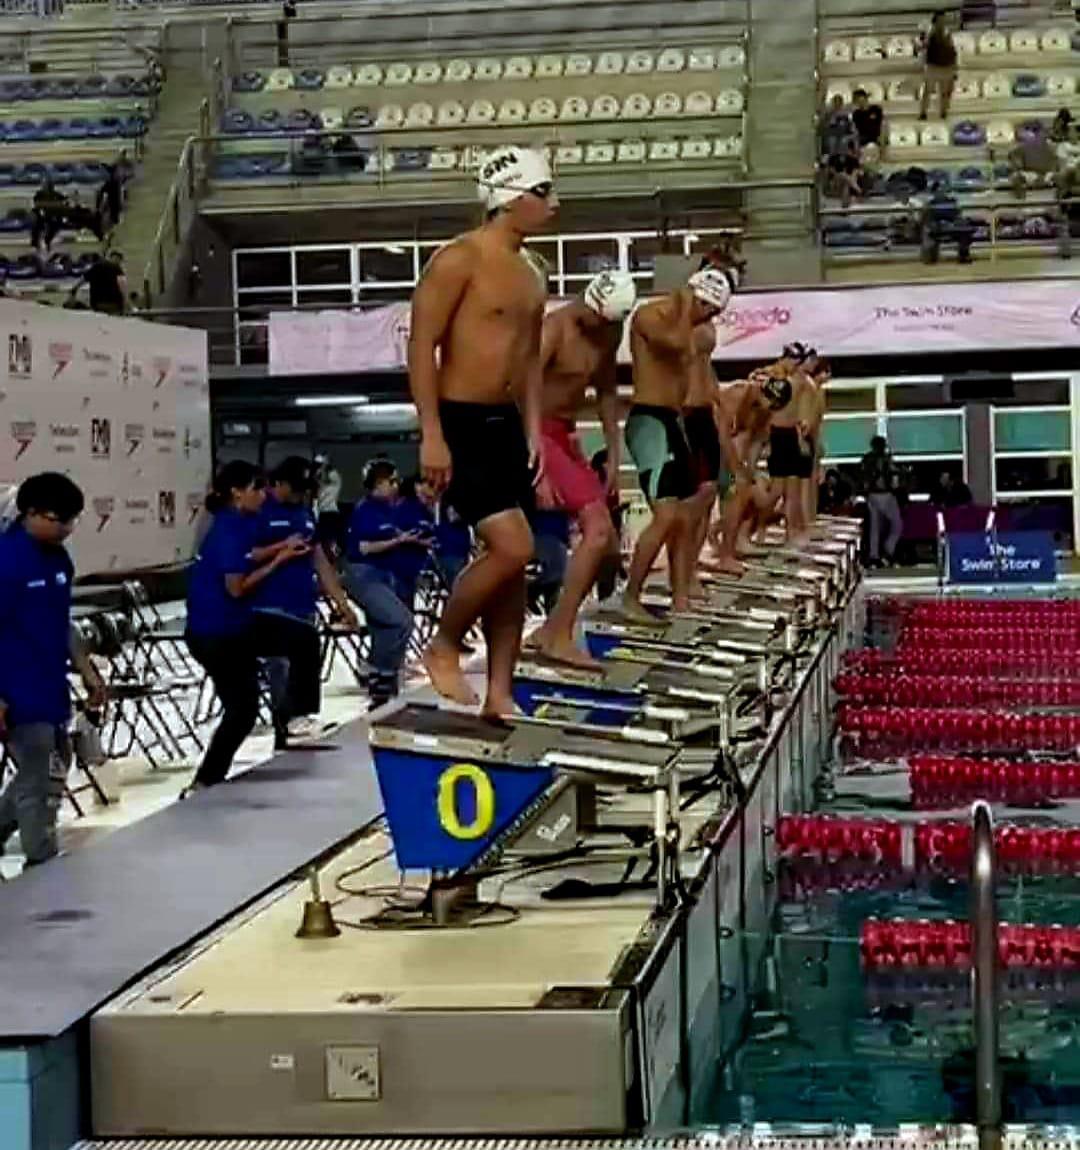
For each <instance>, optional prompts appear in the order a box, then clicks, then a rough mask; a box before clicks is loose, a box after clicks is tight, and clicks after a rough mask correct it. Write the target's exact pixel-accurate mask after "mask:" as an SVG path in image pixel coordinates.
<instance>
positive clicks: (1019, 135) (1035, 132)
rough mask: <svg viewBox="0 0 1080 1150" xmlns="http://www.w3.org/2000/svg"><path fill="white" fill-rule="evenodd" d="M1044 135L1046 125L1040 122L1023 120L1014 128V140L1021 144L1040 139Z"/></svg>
mask: <svg viewBox="0 0 1080 1150" xmlns="http://www.w3.org/2000/svg"><path fill="white" fill-rule="evenodd" d="M1045 135H1046V125H1045V124H1044V123H1043V122H1042V121H1041V120H1025V121H1024V122H1023V123H1022V124H1018V125H1017V128H1016V139H1017V141H1018V142H1019V143H1021V144H1023V143H1027V142H1031V141H1034V140H1039V139H1042V137H1043V136H1045Z"/></svg>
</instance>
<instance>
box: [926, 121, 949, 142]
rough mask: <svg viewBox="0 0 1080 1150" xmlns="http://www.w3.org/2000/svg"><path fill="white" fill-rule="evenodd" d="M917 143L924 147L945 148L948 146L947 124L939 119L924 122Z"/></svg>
mask: <svg viewBox="0 0 1080 1150" xmlns="http://www.w3.org/2000/svg"><path fill="white" fill-rule="evenodd" d="M919 143H920V144H921V145H922V147H924V148H947V147H948V146H949V128H948V125H946V124H942V123H941V122H940V121H939V122H938V123H936V124H924V125H923V129H922V132H921V133H920V134H919Z"/></svg>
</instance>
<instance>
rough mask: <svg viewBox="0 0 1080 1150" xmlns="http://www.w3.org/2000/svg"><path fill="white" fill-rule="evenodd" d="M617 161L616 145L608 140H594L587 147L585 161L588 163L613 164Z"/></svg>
mask: <svg viewBox="0 0 1080 1150" xmlns="http://www.w3.org/2000/svg"><path fill="white" fill-rule="evenodd" d="M614 162H615V145H614V144H611V143H609V142H608V141H607V140H593V141H592V142H591V143H590V144H587V145H586V147H585V163H587V164H613V163H614Z"/></svg>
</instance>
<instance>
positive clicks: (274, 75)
mask: <svg viewBox="0 0 1080 1150" xmlns="http://www.w3.org/2000/svg"><path fill="white" fill-rule="evenodd" d="M292 86H293V74H292V70H291V69H289V68H275V69H274V70H273V71H272V72H271V73H270V75H269V76H267V77H266V91H267V92H284V91H286V90H287V89H289V88H291V87H292Z"/></svg>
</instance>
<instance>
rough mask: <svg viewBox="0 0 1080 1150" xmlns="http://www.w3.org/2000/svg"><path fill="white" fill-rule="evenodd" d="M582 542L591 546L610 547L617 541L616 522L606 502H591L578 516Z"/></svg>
mask: <svg viewBox="0 0 1080 1150" xmlns="http://www.w3.org/2000/svg"><path fill="white" fill-rule="evenodd" d="M578 523H579V525H580V527H581V536H582V542H583V543H584V544H586V545H587V546H590V547H597V548H600V547H603V548H609V547H611V546H612V545H613V543H614V541H615V524H614V523H612V522H611V513H610V512H609V511H608V509H607V506H606V504H603V503H590V504H589V506H588V507H585V508H583V509H582V511H581V514H580V516H579V517H578Z"/></svg>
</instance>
